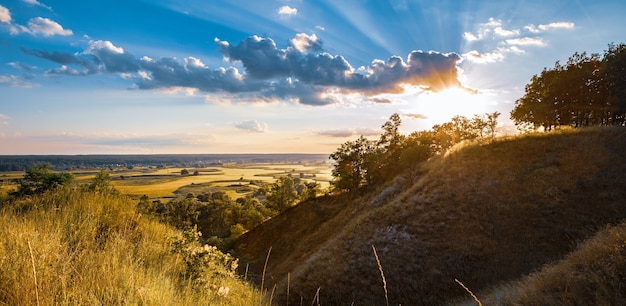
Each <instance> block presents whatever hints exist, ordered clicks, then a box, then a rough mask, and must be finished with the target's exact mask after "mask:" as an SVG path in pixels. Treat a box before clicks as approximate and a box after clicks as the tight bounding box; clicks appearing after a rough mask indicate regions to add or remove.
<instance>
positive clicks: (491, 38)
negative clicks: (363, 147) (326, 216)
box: [0, 0, 626, 155]
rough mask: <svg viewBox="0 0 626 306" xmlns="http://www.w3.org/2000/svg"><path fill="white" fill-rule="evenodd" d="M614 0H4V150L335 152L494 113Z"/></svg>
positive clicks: (605, 14) (0, 71) (613, 16)
mask: <svg viewBox="0 0 626 306" xmlns="http://www.w3.org/2000/svg"><path fill="white" fill-rule="evenodd" d="M624 16H626V1H619V0H612V1H609V0H594V1H583V0H567V1H564V0H550V1H545V0H541V1H534V0H533V1H524V0H515V1H510V0H466V1H453V0H441V1H439V0H430V1H423V0H389V1H382V0H375V1H374V0H341V1H337V0H316V1H313V0H259V1H227V0H211V1H206V0H185V1H178V0H152V1H143V0H92V1H84V0H0V155H21V154H40V155H47V154H71V155H72V154H181V153H195V154H209V153H332V152H333V151H335V150H336V149H337V148H338V147H339V146H340V145H341V144H342V143H344V142H346V141H350V140H355V139H357V138H358V137H359V136H361V135H363V136H365V137H367V138H370V139H376V138H377V137H378V135H380V133H381V129H380V127H381V126H382V125H383V124H384V123H385V121H387V120H388V119H389V117H390V116H391V115H392V114H394V113H398V114H400V115H401V119H402V126H401V132H402V133H405V134H408V133H410V132H413V131H419V130H428V129H430V128H432V126H433V125H435V124H440V123H443V122H446V121H449V120H450V118H452V117H453V116H456V115H461V116H466V117H468V118H471V117H473V116H474V115H482V114H485V113H493V112H496V111H497V112H500V113H501V115H500V117H499V122H500V125H499V130H500V131H501V133H513V132H515V126H514V125H513V124H512V122H511V120H510V118H509V116H510V111H511V110H512V109H513V107H514V105H515V101H516V100H517V99H519V98H520V97H522V96H523V94H524V86H525V85H526V84H527V83H528V82H529V80H530V78H531V77H532V76H533V75H535V74H538V73H540V72H541V70H542V69H543V68H545V67H548V68H550V67H553V66H554V64H555V62H556V61H561V62H566V61H567V59H568V58H569V57H570V56H571V55H573V54H574V52H587V53H600V54H602V53H603V52H604V50H606V49H607V48H608V47H607V46H608V44H609V43H622V42H626V36H625V34H624V29H626V18H624Z"/></svg>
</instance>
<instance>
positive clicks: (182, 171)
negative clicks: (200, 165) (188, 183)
mask: <svg viewBox="0 0 626 306" xmlns="http://www.w3.org/2000/svg"><path fill="white" fill-rule="evenodd" d="M180 175H189V170H187V169H183V170H180Z"/></svg>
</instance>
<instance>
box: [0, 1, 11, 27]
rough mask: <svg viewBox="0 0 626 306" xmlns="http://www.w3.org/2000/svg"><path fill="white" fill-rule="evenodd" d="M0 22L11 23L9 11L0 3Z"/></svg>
mask: <svg viewBox="0 0 626 306" xmlns="http://www.w3.org/2000/svg"><path fill="white" fill-rule="evenodd" d="M0 22H3V23H11V12H9V9H8V8H6V7H4V6H2V5H0Z"/></svg>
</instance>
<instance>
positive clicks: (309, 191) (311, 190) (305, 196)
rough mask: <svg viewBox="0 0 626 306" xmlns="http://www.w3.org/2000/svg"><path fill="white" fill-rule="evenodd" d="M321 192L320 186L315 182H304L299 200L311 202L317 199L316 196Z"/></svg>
mask: <svg viewBox="0 0 626 306" xmlns="http://www.w3.org/2000/svg"><path fill="white" fill-rule="evenodd" d="M321 191H322V189H321V186H320V184H319V183H317V182H306V183H304V189H303V190H302V194H301V195H300V198H301V199H302V201H307V200H312V199H315V197H317V195H318V194H319V193H320V192H321Z"/></svg>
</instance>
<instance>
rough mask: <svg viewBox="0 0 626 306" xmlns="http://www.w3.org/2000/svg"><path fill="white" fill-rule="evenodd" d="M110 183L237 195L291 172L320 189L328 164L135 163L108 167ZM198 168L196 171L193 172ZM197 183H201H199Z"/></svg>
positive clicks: (6, 184) (127, 190) (130, 189)
mask: <svg viewBox="0 0 626 306" xmlns="http://www.w3.org/2000/svg"><path fill="white" fill-rule="evenodd" d="M183 169H187V170H188V171H189V174H190V175H186V176H183V175H181V171H182V170H183ZM107 171H108V172H109V173H110V174H111V179H112V181H111V183H112V184H113V186H115V188H116V189H117V190H119V191H120V192H122V193H124V194H128V195H130V196H133V197H136V198H138V197H140V196H142V195H147V196H148V197H150V198H151V199H164V198H172V197H176V196H177V194H176V191H177V190H179V189H180V188H181V187H185V186H187V187H194V188H187V189H193V190H194V192H197V193H199V192H206V191H209V190H210V191H216V190H219V191H224V192H226V193H227V194H228V195H229V196H230V197H231V198H233V199H236V198H239V197H242V196H245V195H246V194H248V193H250V192H252V191H253V190H254V189H255V188H258V187H256V186H254V185H250V182H251V181H255V182H258V181H262V182H267V183H272V182H274V181H275V180H276V179H277V178H279V177H281V176H286V175H291V176H292V177H293V178H301V179H302V180H304V181H306V182H310V181H315V182H318V183H319V184H320V185H321V187H322V189H327V188H328V187H329V185H330V184H329V181H330V180H331V166H330V165H328V164H318V165H303V164H266V163H258V164H232V165H224V166H214V167H207V168H159V169H157V168H152V167H136V168H134V169H132V170H129V169H126V168H118V169H112V170H111V169H108V170H107ZM195 171H198V175H193V173H194V172H195ZM98 172H100V170H79V171H76V172H72V173H73V174H74V179H75V182H76V184H77V185H82V184H88V183H89V181H90V180H91V179H93V178H94V176H95V175H96V174H97V173H98ZM22 177H24V172H19V171H18V172H3V173H0V190H4V192H8V191H10V190H14V189H15V188H16V187H17V185H16V184H15V183H14V180H15V179H20V178H22ZM198 185H200V186H198Z"/></svg>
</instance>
